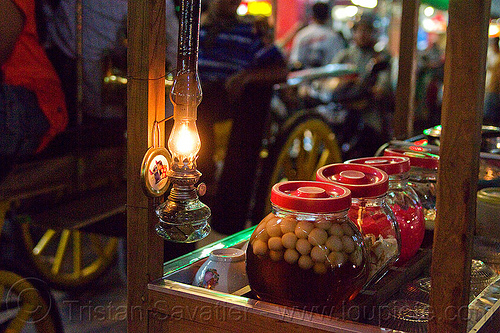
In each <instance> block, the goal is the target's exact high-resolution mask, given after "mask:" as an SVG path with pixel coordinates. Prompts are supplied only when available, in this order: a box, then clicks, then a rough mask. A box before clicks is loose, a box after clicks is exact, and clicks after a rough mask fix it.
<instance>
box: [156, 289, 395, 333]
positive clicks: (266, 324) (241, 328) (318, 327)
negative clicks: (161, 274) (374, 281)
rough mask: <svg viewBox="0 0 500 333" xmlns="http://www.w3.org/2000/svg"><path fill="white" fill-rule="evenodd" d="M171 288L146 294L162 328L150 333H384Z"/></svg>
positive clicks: (225, 296) (199, 291)
mask: <svg viewBox="0 0 500 333" xmlns="http://www.w3.org/2000/svg"><path fill="white" fill-rule="evenodd" d="M173 284H174V286H172V287H169V290H168V293H166V292H165V291H164V290H162V291H159V290H156V287H154V286H153V288H155V289H151V290H149V310H150V311H152V312H155V313H156V314H157V315H156V321H157V322H156V324H154V326H153V327H155V326H156V327H161V330H156V331H154V330H150V332H155V333H156V332H183V330H177V329H178V328H179V327H187V326H191V327H192V330H191V331H193V332H204V331H207V332H218V331H220V332H233V333H240V332H259V333H261V332H262V333H263V332H288V333H313V332H314V333H326V332H337V333H348V332H349V333H352V332H363V333H380V332H387V330H386V329H383V328H380V327H377V326H370V325H366V324H361V323H356V322H352V321H348V320H342V319H338V318H335V317H332V316H329V315H324V314H321V313H313V312H308V311H303V310H301V309H299V308H292V307H285V306H281V305H276V304H272V303H267V302H262V301H258V300H253V299H248V298H244V297H234V296H232V295H228V294H224V293H214V292H212V291H210V290H204V289H202V288H198V287H193V288H195V289H196V290H187V291H186V290H184V291H180V290H176V289H175V282H173ZM150 286H151V285H150ZM204 292H205V294H204V295H203V293H204ZM325 311H329V310H325ZM320 312H321V311H320ZM328 313H329V312H328ZM150 318H151V316H150Z"/></svg>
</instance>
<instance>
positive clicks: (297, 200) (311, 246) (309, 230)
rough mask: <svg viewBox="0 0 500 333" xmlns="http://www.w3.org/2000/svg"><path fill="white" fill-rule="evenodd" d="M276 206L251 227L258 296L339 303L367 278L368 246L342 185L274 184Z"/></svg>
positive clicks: (250, 269)
mask: <svg viewBox="0 0 500 333" xmlns="http://www.w3.org/2000/svg"><path fill="white" fill-rule="evenodd" d="M271 203H272V207H273V209H272V212H271V213H270V214H269V215H267V216H266V217H265V218H264V219H263V220H262V221H261V222H260V223H259V224H258V225H257V227H256V228H255V230H254V232H253V233H252V235H251V237H250V240H249V245H248V249H247V275H248V280H249V285H250V287H251V289H252V291H253V292H254V293H255V294H256V296H257V297H258V298H259V299H261V300H265V301H269V302H273V303H278V304H283V305H288V306H321V305H325V306H331V307H332V309H335V308H337V307H339V306H340V305H341V304H342V303H343V302H345V301H348V300H349V299H352V298H354V297H355V296H356V295H357V293H358V292H359V291H360V290H361V288H362V287H363V285H364V284H365V283H366V281H367V279H368V252H367V250H366V248H365V245H364V242H363V238H362V236H361V233H360V232H359V230H358V229H357V227H356V226H355V225H354V224H353V223H352V222H351V221H350V220H349V218H348V217H347V212H348V210H349V207H350V205H351V193H350V191H349V190H348V189H347V188H345V187H342V186H337V185H333V184H328V183H321V182H314V181H288V182H282V183H278V184H276V185H274V186H273V188H272V192H271Z"/></svg>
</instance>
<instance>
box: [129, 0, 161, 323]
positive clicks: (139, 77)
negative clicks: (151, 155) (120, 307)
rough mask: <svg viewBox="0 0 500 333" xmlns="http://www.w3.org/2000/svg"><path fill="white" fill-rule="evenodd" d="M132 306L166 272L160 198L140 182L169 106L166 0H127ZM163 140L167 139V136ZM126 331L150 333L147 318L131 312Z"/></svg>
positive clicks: (143, 301) (138, 304)
mask: <svg viewBox="0 0 500 333" xmlns="http://www.w3.org/2000/svg"><path fill="white" fill-rule="evenodd" d="M127 30H128V76H129V80H128V83H127V277H128V279H127V301H128V302H127V306H128V309H129V313H131V309H134V308H140V309H146V305H147V301H148V299H147V284H148V282H150V281H152V280H153V279H155V278H158V277H160V276H161V274H162V267H163V265H162V264H163V239H161V238H160V237H158V236H157V235H156V232H155V229H154V228H155V224H156V220H155V215H154V211H153V209H154V205H155V202H154V201H153V200H152V199H149V200H148V198H147V197H146V196H145V194H144V193H143V191H142V188H141V181H140V169H141V164H142V159H143V156H144V154H145V153H146V150H147V149H148V147H150V146H151V145H152V138H151V128H152V126H153V122H154V120H155V119H157V120H162V119H163V117H164V110H165V79H164V75H165V51H166V50H165V49H166V45H165V43H166V33H165V1H164V0H131V1H129V3H128V27H127ZM163 141H164V140H163ZM127 321H128V322H127V324H128V325H127V331H128V332H131V333H146V332H147V331H148V319H147V318H142V319H137V318H133V316H128V319H127Z"/></svg>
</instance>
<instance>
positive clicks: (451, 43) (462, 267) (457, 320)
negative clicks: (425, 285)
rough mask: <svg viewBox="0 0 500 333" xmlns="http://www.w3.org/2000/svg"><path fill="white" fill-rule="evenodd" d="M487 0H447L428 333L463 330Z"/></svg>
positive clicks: (471, 233)
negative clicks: (446, 28)
mask: <svg viewBox="0 0 500 333" xmlns="http://www.w3.org/2000/svg"><path fill="white" fill-rule="evenodd" d="M489 11H490V1H489V0H477V1H461V0H450V2H449V11H448V13H449V24H448V30H447V43H446V62H445V76H444V89H445V90H444V96H443V108H442V118H441V123H442V125H443V130H442V132H441V147H440V162H439V171H438V185H437V219H436V228H435V232H434V247H433V255H432V258H433V260H432V265H431V272H432V273H431V274H432V277H431V279H432V291H431V295H430V298H431V301H430V303H431V304H430V305H431V320H430V322H429V332H431V333H442V332H447V333H453V332H465V331H466V329H467V304H468V299H469V288H470V281H469V279H470V270H471V250H472V248H471V247H472V236H473V225H474V219H475V204H476V190H477V181H478V169H479V149H480V143H481V120H482V106H483V98H484V80H485V59H486V47H487V27H488V20H489Z"/></svg>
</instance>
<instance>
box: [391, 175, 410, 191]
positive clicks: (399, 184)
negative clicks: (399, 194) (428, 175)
mask: <svg viewBox="0 0 500 333" xmlns="http://www.w3.org/2000/svg"><path fill="white" fill-rule="evenodd" d="M409 177H410V174H409V173H408V172H403V173H398V174H395V175H389V189H395V188H403V187H406V186H408V179H409Z"/></svg>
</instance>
